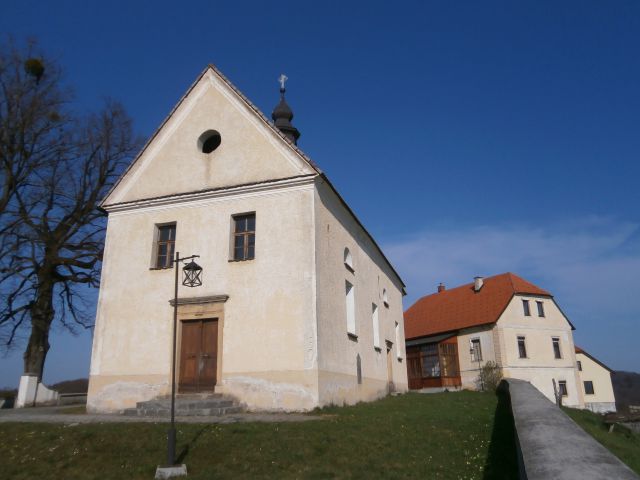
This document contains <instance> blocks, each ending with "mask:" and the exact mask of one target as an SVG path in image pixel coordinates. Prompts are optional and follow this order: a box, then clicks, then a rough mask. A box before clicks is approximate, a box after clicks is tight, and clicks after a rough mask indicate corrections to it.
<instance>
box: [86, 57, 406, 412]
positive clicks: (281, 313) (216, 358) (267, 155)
mask: <svg viewBox="0 0 640 480" xmlns="http://www.w3.org/2000/svg"><path fill="white" fill-rule="evenodd" d="M281 92H282V97H281V101H280V104H279V105H278V106H277V107H276V109H275V110H274V113H273V119H274V120H275V124H274V123H271V122H269V121H268V120H267V119H266V118H265V117H264V115H262V114H261V113H260V112H259V111H258V110H257V109H256V107H255V106H253V105H252V104H251V103H250V102H249V101H248V100H247V99H246V98H245V97H244V96H243V95H242V94H241V93H240V92H239V91H238V90H237V89H236V88H235V87H234V86H233V85H232V84H231V83H230V82H229V81H228V80H227V79H226V78H225V77H224V76H222V74H220V72H218V71H217V70H216V69H215V68H214V67H212V66H209V67H208V68H206V69H205V71H204V72H203V73H202V74H201V75H200V76H199V78H198V79H197V80H196V82H195V83H194V84H193V85H192V86H191V88H190V89H189V90H188V92H187V93H186V94H185V96H184V97H183V98H182V99H181V100H180V101H179V103H178V104H177V106H176V107H175V108H174V110H173V111H172V112H171V113H170V115H169V116H168V117H167V119H166V120H165V121H164V123H163V124H162V125H161V126H160V128H159V129H158V130H157V132H156V133H155V134H154V135H153V137H152V138H151V140H150V141H149V142H148V143H147V145H146V146H145V147H144V149H143V150H142V152H141V153H140V154H139V156H138V157H137V158H136V159H135V160H134V162H133V163H132V164H131V165H130V166H129V168H128V169H127V170H126V171H125V173H124V174H123V176H122V177H121V178H120V180H119V181H118V182H117V184H116V185H115V186H114V188H113V189H112V190H111V192H110V193H109V194H108V196H107V197H106V198H105V199H104V201H103V203H102V208H104V210H105V211H107V212H108V227H107V235H106V243H105V252H104V260H103V266H102V280H101V288H100V295H99V300H98V309H97V316H96V325H95V331H94V340H93V350H92V358H91V370H90V380H89V393H88V404H87V405H88V409H89V410H90V411H94V412H118V411H122V410H123V409H125V408H129V407H132V406H135V403H136V402H139V401H144V400H149V399H152V398H155V397H158V396H162V395H167V394H169V393H170V391H171V373H172V372H171V370H172V369H171V358H172V355H171V349H172V325H173V307H172V305H171V303H170V301H171V300H172V298H173V288H174V271H173V269H172V262H171V258H172V257H173V255H174V254H175V252H176V251H178V252H180V254H181V256H189V255H192V254H197V255H199V256H200V257H199V258H198V259H197V262H198V263H199V264H200V265H201V266H202V268H203V273H202V276H203V285H202V286H200V287H198V288H193V289H190V288H186V287H183V286H180V290H179V301H178V328H177V349H176V353H177V355H176V358H177V366H176V370H175V378H176V381H177V384H178V391H179V392H211V391H215V392H222V393H225V394H228V395H232V396H234V397H236V398H237V399H238V400H239V401H240V402H241V403H242V404H244V405H246V406H247V408H248V409H250V410H283V411H304V410H310V409H313V408H315V407H318V406H323V405H329V404H344V403H346V404H352V403H355V402H358V401H368V400H373V399H376V398H379V397H381V396H384V395H386V394H387V393H388V392H389V391H390V390H396V391H401V392H402V391H406V390H407V369H406V363H405V362H406V359H405V346H404V345H405V340H404V322H403V320H402V319H403V308H402V298H403V295H404V284H403V283H402V280H401V279H400V277H399V276H398V274H397V273H396V271H395V270H394V268H393V267H392V265H391V264H390V263H389V261H388V260H387V259H386V257H385V256H384V254H383V252H382V251H381V249H380V248H379V246H378V245H377V244H376V242H375V241H374V239H373V238H372V237H371V235H370V234H369V233H368V232H367V230H366V229H365V228H364V227H363V225H362V224H361V223H360V222H359V220H358V219H357V218H356V217H355V215H354V213H353V212H352V211H351V210H350V208H349V207H348V206H347V204H346V203H345V202H344V200H343V199H342V197H341V196H340V195H339V194H338V192H337V191H336V190H335V188H334V187H333V186H332V185H331V183H330V182H329V180H328V179H327V177H326V176H325V175H324V174H323V172H322V171H321V170H320V169H319V168H318V167H317V166H316V165H315V164H314V163H313V162H312V161H311V160H310V159H309V158H307V157H306V156H305V155H304V154H303V153H302V152H301V151H300V150H299V149H298V148H297V146H296V140H297V138H298V136H299V133H298V132H297V130H296V129H295V127H293V126H292V125H291V123H290V120H291V118H292V113H291V110H290V109H289V108H288V106H287V104H286V102H285V101H284V88H282V89H281Z"/></svg>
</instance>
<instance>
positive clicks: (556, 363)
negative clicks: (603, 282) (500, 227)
mask: <svg viewBox="0 0 640 480" xmlns="http://www.w3.org/2000/svg"><path fill="white" fill-rule="evenodd" d="M404 328H405V338H406V354H407V371H408V376H409V388H411V389H422V388H429V387H442V388H449V389H452V388H453V389H458V388H470V389H474V388H477V381H478V376H479V373H480V369H481V368H482V366H483V365H485V364H486V363H487V362H489V361H492V362H495V363H496V364H497V365H498V366H499V367H500V368H501V370H502V374H503V376H504V377H505V378H518V379H522V380H526V381H529V382H531V383H532V384H533V385H534V386H535V387H536V388H538V390H540V391H541V392H542V393H543V394H544V395H545V396H547V397H548V398H549V399H550V400H552V401H554V400H555V394H556V393H555V392H557V393H558V394H561V395H562V396H563V403H564V404H565V405H570V406H575V407H583V406H584V394H583V391H582V388H579V383H580V379H579V376H578V371H577V369H576V354H575V346H574V343H573V334H572V332H573V330H574V326H573V325H572V324H571V322H570V321H569V319H568V318H567V317H566V315H565V314H564V313H563V312H562V310H561V309H560V307H559V306H558V304H557V303H556V301H555V299H554V297H553V295H552V294H551V293H550V292H548V291H546V290H544V289H542V288H540V287H538V286H536V285H534V284H532V283H531V282H528V281H527V280H525V279H523V278H521V277H519V276H518V275H515V274H513V273H510V272H509V273H503V274H500V275H495V276H493V277H489V278H482V277H476V278H475V279H474V281H473V282H472V283H468V284H466V285H462V286H459V287H456V288H453V289H447V288H445V286H444V285H442V284H440V285H439V286H438V291H437V292H436V293H434V294H432V295H427V296H425V297H422V298H420V299H419V300H418V301H417V302H415V303H414V304H413V305H412V306H411V307H410V308H409V309H408V310H407V311H406V312H405V314H404Z"/></svg>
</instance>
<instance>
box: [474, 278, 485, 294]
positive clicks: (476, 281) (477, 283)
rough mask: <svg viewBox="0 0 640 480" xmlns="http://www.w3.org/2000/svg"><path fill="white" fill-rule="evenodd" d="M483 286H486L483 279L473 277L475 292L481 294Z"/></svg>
mask: <svg viewBox="0 0 640 480" xmlns="http://www.w3.org/2000/svg"><path fill="white" fill-rule="evenodd" d="M482 285H484V282H483V281H482V277H473V290H474V291H475V292H479V291H480V289H481V288H482Z"/></svg>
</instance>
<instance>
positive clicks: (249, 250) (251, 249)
mask: <svg viewBox="0 0 640 480" xmlns="http://www.w3.org/2000/svg"><path fill="white" fill-rule="evenodd" d="M253 257H255V248H254V247H253V245H249V247H248V248H247V258H253Z"/></svg>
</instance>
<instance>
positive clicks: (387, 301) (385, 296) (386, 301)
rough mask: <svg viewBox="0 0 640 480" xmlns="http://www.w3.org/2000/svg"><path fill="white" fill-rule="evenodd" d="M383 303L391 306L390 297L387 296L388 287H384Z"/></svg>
mask: <svg viewBox="0 0 640 480" xmlns="http://www.w3.org/2000/svg"><path fill="white" fill-rule="evenodd" d="M382 303H384V306H385V307H387V308H389V297H388V296H387V289H386V288H383V289H382Z"/></svg>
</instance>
